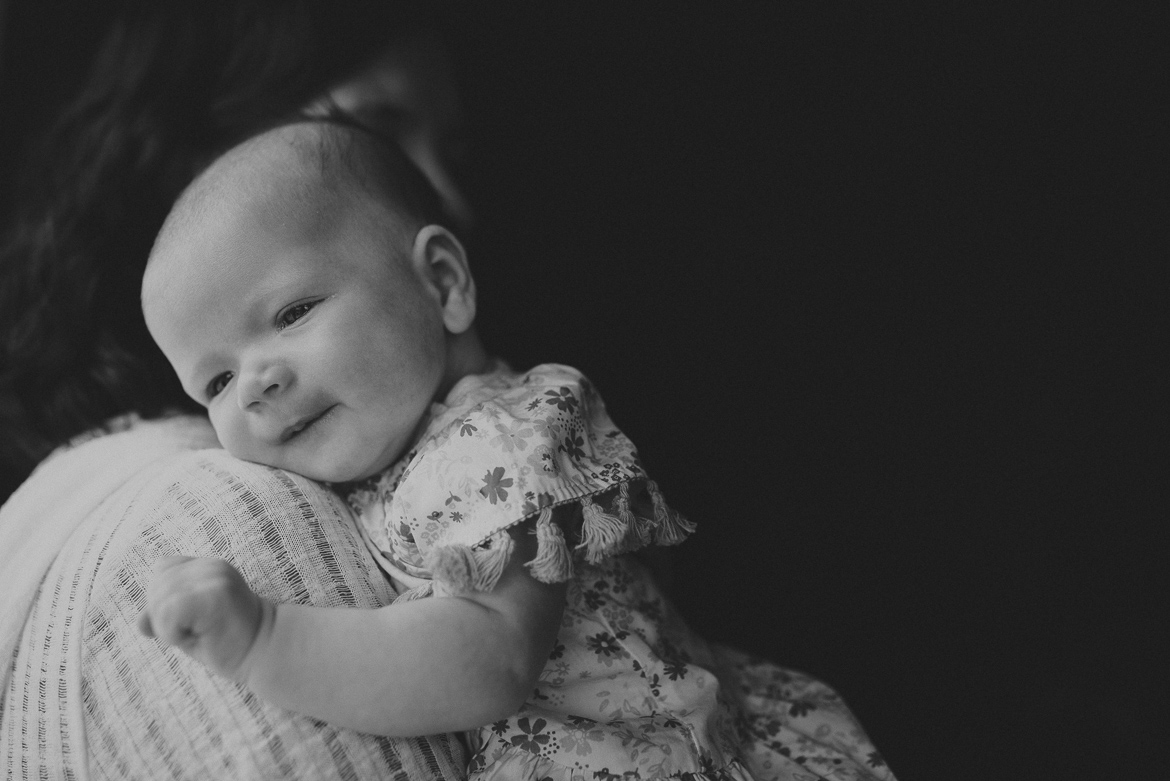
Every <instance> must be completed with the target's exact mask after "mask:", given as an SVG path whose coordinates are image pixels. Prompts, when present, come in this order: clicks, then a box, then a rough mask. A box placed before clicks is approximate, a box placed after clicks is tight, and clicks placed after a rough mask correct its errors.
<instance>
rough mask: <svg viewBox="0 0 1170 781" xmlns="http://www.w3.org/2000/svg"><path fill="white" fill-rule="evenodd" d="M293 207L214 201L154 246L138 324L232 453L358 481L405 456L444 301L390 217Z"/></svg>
mask: <svg viewBox="0 0 1170 781" xmlns="http://www.w3.org/2000/svg"><path fill="white" fill-rule="evenodd" d="M291 200H292V199H288V198H283V197H279V194H278V193H276V192H273V193H269V194H267V195H264V194H261V195H252V196H250V197H243V198H240V199H235V200H233V202H232V203H230V204H224V203H222V202H221V203H217V204H215V205H214V206H213V207H212V208H211V210H210V211H209V212H208V213H206V214H201V215H199V216H198V217H197V218H196V219H195V221H194V224H193V225H191V226H190V228H189V229H184V231H183V235H182V237H180V238H176V239H175V240H173V241H171V242H168V244H169V246H167V247H163V248H158V249H156V253H155V256H154V257H153V258H152V261H151V266H150V268H149V269H148V271H147V276H146V281H145V283H144V286H143V308H144V312H145V314H146V320H147V325H148V326H149V328H150V331H151V333H152V334H153V336H154V338H155V340H156V341H157V342H158V344H159V346H160V347H161V348H162V351H163V353H164V354H165V355H166V356H167V358H168V359H169V360H170V362H171V365H172V366H173V367H174V368H175V371H176V372H178V375H179V378H180V380H181V381H182V383H183V387H184V388H185V390H186V391H187V393H188V394H189V395H190V396H191V397H192V398H194V399H195V400H196V401H198V402H199V403H201V404H204V405H205V406H206V407H207V409H208V411H209V414H210V418H211V422H212V425H214V427H215V430H216V433H217V434H218V435H219V440H220V442H221V443H222V444H223V446H224V447H225V448H226V449H227V450H228V451H229V452H231V453H232V454H233V455H236V456H238V457H240V458H243V459H246V460H249V461H256V462H259V463H264V464H270V465H272V466H276V467H281V468H284V469H288V470H290V471H293V472H297V473H299V474H302V475H305V476H306V477H310V478H314V479H317V480H323V481H329V482H341V481H348V480H355V479H358V478H362V477H367V476H370V475H372V474H376V473H377V472H378V471H380V470H382V469H384V468H386V467H387V466H389V465H390V464H392V463H393V462H394V461H395V460H396V459H397V458H398V457H399V456H400V455H401V454H402V453H403V452H404V450H405V449H406V448H407V447H409V445H410V444H411V443H412V441H413V439H414V437H415V436H416V432H417V429H418V427H419V425H420V422H421V421H422V420H423V418H424V416H425V414H426V412H427V410H428V407H429V405H430V403H431V402H432V400H433V399H434V397H435V394H436V393H437V391H438V389H439V386H440V383H441V382H442V378H443V375H444V370H445V355H446V353H445V350H446V337H445V332H444V327H443V321H442V315H441V303H440V301H439V296H438V295H437V294H436V293H435V292H434V290H433V289H432V288H431V287H429V286H428V284H427V280H426V278H425V272H424V271H422V270H421V269H418V268H416V267H415V264H413V262H412V260H411V247H410V246H409V244H407V243H406V242H405V241H402V240H395V238H394V236H395V235H397V234H396V233H395V232H393V231H387V230H385V229H383V228H382V227H381V226H384V225H386V224H387V221H389V220H393V219H395V218H394V217H393V216H392V215H391V214H390V212H389V210H388V209H386V208H384V207H382V206H380V205H378V204H376V203H367V202H365V199H358V198H354V197H347V196H344V195H337V194H332V195H329V196H327V197H325V198H324V199H323V201H324V202H325V203H324V204H322V203H316V202H309V201H307V200H302V201H301V202H297V203H290V201H291ZM400 245H405V246H400Z"/></svg>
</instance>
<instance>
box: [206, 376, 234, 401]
mask: <svg viewBox="0 0 1170 781" xmlns="http://www.w3.org/2000/svg"><path fill="white" fill-rule="evenodd" d="M233 376H234V375H232V373H231V372H224V373H223V374H218V375H216V376H215V378H214V379H213V380H212V381H211V382H209V383H207V398H209V399H214V398H215V397H216V396H218V395H219V394H220V393H222V392H223V389H224V388H226V387H227V384H228V383H229V382H231V381H232V377H233Z"/></svg>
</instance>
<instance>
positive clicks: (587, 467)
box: [355, 364, 694, 597]
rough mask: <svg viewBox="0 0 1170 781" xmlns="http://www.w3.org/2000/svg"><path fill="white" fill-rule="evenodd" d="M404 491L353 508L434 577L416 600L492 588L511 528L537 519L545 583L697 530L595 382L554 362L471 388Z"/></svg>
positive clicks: (459, 397) (433, 432)
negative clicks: (670, 502) (662, 487)
mask: <svg viewBox="0 0 1170 781" xmlns="http://www.w3.org/2000/svg"><path fill="white" fill-rule="evenodd" d="M394 482H395V487H394V490H393V493H392V494H390V495H385V494H383V495H382V497H381V501H380V505H381V506H379V507H376V508H375V507H372V506H367V507H366V508H360V507H359V508H355V509H358V512H359V515H361V516H362V520H363V523H364V524H365V525H366V527H367V535H368V537H369V538H371V539H373V540H382V541H387V540H389V541H391V542H392V543H393V542H394V541H397V546H395V545H393V544H391V545H390V547H395V548H396V550H395V551H393V552H397V553H398V554H399V555H398V557H397V558H398V561H397V563H398V564H400V565H403V564H405V567H404V568H405V569H406V570H407V571H408V572H409V573H410V574H412V575H420V576H423V577H429V578H430V581H429V582H428V583H426V584H424V585H423V586H420V587H417V588H415V589H413V590H412V592H411V593H410V594H409V596H410V597H417V596H426V595H427V594H430V593H436V594H459V593H466V592H469V591H488V590H491V589H492V588H493V587H494V586H495V584H496V581H497V580H498V579H499V577H500V575H501V573H502V572H503V571H504V568H505V565H506V564H507V562H508V559H509V557H510V556H511V553H512V538H511V536H510V535H509V533H508V529H510V528H511V527H512V526H515V525H517V524H519V523H522V522H525V521H527V520H529V519H535V533H536V537H537V555H536V557H535V558H534V559H533V560H532V561H529V562H527V563H526V564H527V566H528V568H529V571H530V572H531V573H532V575H533V577H535V578H536V579H538V580H541V581H544V582H546V583H553V582H560V581H565V580H568V579H570V578H571V577H573V573H574V567H575V564H576V563H577V562H579V561H582V560H583V561H585V562H588V563H591V564H595V563H598V562H600V561H602V560H603V559H605V558H607V557H610V556H614V555H617V554H620V553H624V552H626V551H631V550H636V549H638V548H641V547H644V546H646V545H673V544H675V543H678V542H681V541H682V540H683V539H684V538H685V537H686V536H687V535H688V534H690V533H691V532H692V531H693V529H694V527H693V526H692V525H691V523H690V522H689V521H687V520H686V519H685V518H683V517H682V516H681V515H680V514H679V513H677V512H675V511H674V510H672V509H671V508H670V507H668V506H667V505H666V502H665V501H664V500H663V498H662V494H661V493H660V491H659V490H658V486H657V485H656V484H655V483H654V482H653V481H652V480H650V479H649V477H648V476H647V475H646V472H645V471H644V470H643V468H642V466H641V464H640V463H639V461H638V454H637V451H636V450H635V449H634V445H633V443H632V442H630V440H629V439H628V438H627V437H626V436H625V435H624V434H623V433H622V432H621V431H619V430H618V428H617V427H616V426H615V425H614V424H613V421H612V420H610V418H609V415H608V414H607V413H606V410H605V404H604V403H603V402H602V400H601V398H600V396H598V395H597V393H596V391H595V390H594V389H593V386H592V384H591V383H590V382H589V381H588V380H587V379H586V378H585V377H584V376H583V375H582V374H581V373H580V372H578V371H576V370H575V369H572V368H569V367H567V366H560V365H556V364H545V365H542V366H538V367H536V368H535V369H532V370H531V371H529V372H526V373H523V374H518V373H514V372H508V371H499V372H495V373H492V374H488V375H482V376H478V377H469V378H465V379H464V380H462V381H461V382H460V383H459V384H458V385H456V387H455V389H454V390H453V391H452V393H451V394H450V395H449V396H448V398H447V400H446V404H445V405H442V406H441V407H438V408H436V410H435V411H434V414H433V417H432V420H431V423H430V425H429V426H428V428H427V431H426V433H425V434H424V435H423V437H422V438H421V439H420V442H419V444H418V446H417V447H416V448H415V449H414V451H413V453H412V454H411V455H410V456H409V460H408V462H407V463H406V466H405V468H404V469H402V470H401V472H400V473H398V474H396V475H395V479H394ZM371 526H372V527H373V528H371ZM404 541H407V542H408V544H409V546H410V547H411V548H412V550H411V553H412V554H413V555H411V556H410V557H409V558H412V559H414V562H413V563H414V564H415V566H414V567H412V566H411V563H412V562H410V561H406V562H403V561H402V558H403V557H402V556H401V551H402V550H403V542H404ZM418 565H421V566H418Z"/></svg>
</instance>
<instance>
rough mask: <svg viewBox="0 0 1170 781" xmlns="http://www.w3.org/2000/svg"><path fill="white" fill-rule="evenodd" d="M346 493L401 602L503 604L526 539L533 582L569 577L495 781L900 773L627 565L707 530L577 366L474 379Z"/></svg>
mask: <svg viewBox="0 0 1170 781" xmlns="http://www.w3.org/2000/svg"><path fill="white" fill-rule="evenodd" d="M344 493H345V495H346V497H347V500H348V501H349V502H350V504H351V506H352V507H353V508H354V510H355V512H356V513H357V515H358V518H359V521H360V523H359V526H360V527H361V530H362V534H363V538H364V539H365V540H366V543H367V545H368V546H369V547H370V549H371V552H372V553H373V554H374V556H375V558H376V559H377V560H378V562H379V564H380V565H381V566H382V568H383V569H384V570H385V571H386V572H387V573H388V574H389V575H390V577H391V579H392V580H393V581H394V583H395V585H396V586H397V587H398V588H399V589H400V591H401V592H402V593H401V595H400V596H399V599H402V600H405V599H420V598H431V597H435V596H444V595H452V594H460V593H467V592H470V591H484V590H490V589H491V588H492V587H493V586H494V585H495V583H496V581H497V580H498V578H499V577H500V574H501V573H502V572H503V569H504V567H505V565H506V564H507V562H508V558H509V556H510V555H511V553H512V538H511V536H510V534H509V533H508V531H507V530H508V529H510V528H511V527H513V526H515V525H517V524H527V525H529V526H530V527H531V529H532V531H533V532H534V533H535V534H536V537H537V554H536V557H535V558H534V559H533V560H532V561H530V562H527V563H526V564H527V567H528V569H529V571H530V572H531V573H532V575H533V577H535V578H537V579H538V580H541V581H544V582H550V583H551V582H565V581H567V582H568V590H567V597H566V604H565V612H564V617H563V620H562V623H561V629H560V632H559V635H558V637H557V641H556V645H555V647H554V648H553V651H552V653H551V655H550V657H549V660H548V663H547V665H546V666H545V668H544V670H543V672H542V673H541V675H540V678H539V680H538V682H537V686H536V688H535V690H534V691H533V693H532V696H531V697H530V698H529V699H528V701H527V702H526V703H525V704H524V706H523V707H522V708H521V710H520V711H519V712H518V713H517V714H515V715H514V716H512V717H510V718H507V719H504V720H502V721H499V722H496V723H494V724H490V725H487V726H485V727H483V728H481V729H479V730H477V731H475V732H473V733H472V735H471V744H472V748H473V757H472V761H471V766H470V768H469V770H470V774H471V778H472V779H474V780H475V781H489V780H492V781H494V780H496V779H507V780H508V781H515V780H516V779H534V780H539V781H545V780H546V779H547V780H549V781H585V780H586V779H588V781H594V779H601V780H602V781H609V780H610V779H684V780H685V781H751V780H753V779H755V780H757V781H767V780H770V779H800V780H801V781H804V780H806V779H807V780H808V781H813V780H815V779H840V780H841V781H844V780H845V779H883V780H885V779H892V778H893V775H892V773H890V771H889V769H888V768H887V767H886V766H885V764H884V762H883V761H882V759H881V757H880V756H879V755H878V753H877V751H876V750H875V749H874V748H873V746H872V745H871V744H870V743H869V741H868V739H867V738H866V737H865V733H864V732H863V731H862V729H861V727H860V725H859V724H858V723H857V722H856V720H855V719H854V718H853V716H852V714H850V713H849V711H848V709H846V708H845V706H844V704H843V703H842V702H841V700H840V699H839V698H838V697H837V696H836V694H835V693H834V692H833V691H832V690H831V689H829V688H828V687H826V686H825V685H824V684H821V683H819V682H818V681H816V680H814V679H812V678H809V677H808V676H805V675H803V674H800V673H797V672H794V671H791V670H786V669H783V668H780V667H777V666H775V665H773V664H771V663H769V662H764V661H762V660H757V659H752V658H750V657H748V656H746V655H744V654H741V653H739V652H736V651H733V650H731V649H729V648H725V647H722V646H719V645H717V644H712V643H708V642H706V641H704V640H703V639H702V638H700V637H698V636H697V635H696V634H694V633H693V632H691V631H690V630H689V629H688V628H687V626H686V624H685V623H684V622H683V621H682V619H681V618H680V616H679V615H678V613H677V612H676V611H675V610H674V608H673V607H672V606H671V605H670V603H669V601H668V600H667V599H666V598H665V597H664V596H663V594H662V593H661V592H660V591H659V589H658V588H657V586H656V585H655V583H654V580H653V579H652V578H651V577H650V575H649V573H648V571H647V570H646V569H645V568H644V567H643V566H642V565H641V564H640V563H639V562H638V561H637V559H636V558H635V557H633V556H630V555H627V554H628V553H630V552H632V551H635V550H637V549H639V548H643V547H645V546H649V545H673V544H676V543H678V542H681V541H682V540H684V539H685V538H686V537H687V536H688V535H689V534H690V533H691V532H692V531H693V530H694V527H693V525H692V524H691V523H690V522H689V521H687V520H686V519H684V518H683V517H682V516H681V515H679V514H678V513H677V512H675V511H674V510H673V509H671V508H670V507H668V506H667V505H666V503H665V501H664V500H663V498H662V495H661V493H660V492H659V490H658V487H657V485H656V484H655V483H654V482H653V481H652V480H650V479H649V477H648V476H647V475H646V473H645V471H644V470H643V469H642V466H641V464H640V463H639V461H638V455H637V452H636V451H635V449H634V446H633V444H632V443H631V442H630V441H629V439H627V438H626V437H625V435H624V434H622V433H621V431H619V430H618V429H617V428H616V427H615V426H614V425H613V422H612V421H611V420H610V418H609V416H608V415H607V413H606V410H605V406H604V404H603V403H602V401H601V399H600V397H599V396H598V395H597V393H596V392H595V391H594V389H593V387H592V385H591V384H590V383H589V381H588V380H587V379H585V377H584V376H582V375H581V374H580V373H579V372H577V371H576V370H574V369H571V368H569V367H566V366H559V365H555V364H546V365H542V366H538V367H536V368H535V369H532V370H531V371H528V372H525V373H516V372H512V371H511V370H509V369H507V367H505V366H503V365H502V364H499V365H497V366H496V368H495V369H494V370H493V371H491V372H490V373H488V374H483V375H477V376H473V377H466V378H464V379H462V380H461V381H460V382H459V383H457V384H456V386H455V387H454V388H453V389H452V391H451V393H450V394H449V395H448V397H447V399H446V400H445V402H444V403H442V404H435V405H434V406H433V407H432V409H431V413H430V420H429V422H428V424H427V425H426V428H425V431H424V433H423V435H422V436H421V437H420V439H419V442H418V444H417V445H416V446H415V447H414V448H413V449H412V450H411V451H410V452H409V453H407V454H406V455H405V456H404V457H403V458H402V459H400V460H399V462H398V463H396V464H395V465H394V466H392V467H391V468H390V469H389V470H387V471H386V472H384V473H383V474H381V475H379V476H377V477H376V478H373V479H371V480H369V481H366V482H364V483H361V484H358V485H354V486H349V487H348V488H347V489H346V490H345V491H344Z"/></svg>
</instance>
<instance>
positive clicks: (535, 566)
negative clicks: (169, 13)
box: [526, 507, 573, 583]
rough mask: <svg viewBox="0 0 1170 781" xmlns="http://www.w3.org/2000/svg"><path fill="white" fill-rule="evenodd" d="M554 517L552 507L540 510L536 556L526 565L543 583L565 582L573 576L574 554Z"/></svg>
mask: <svg viewBox="0 0 1170 781" xmlns="http://www.w3.org/2000/svg"><path fill="white" fill-rule="evenodd" d="M552 517H553V512H552V507H545V508H544V509H542V510H541V511H540V516H539V517H538V518H537V519H536V558H534V559H533V560H532V561H530V562H528V564H527V565H526V566H527V567H528V571H529V572H531V573H532V577H534V578H536V579H537V580H539V581H540V582H541V583H563V582H565V581H566V580H571V579H572V577H573V554H572V552H571V551H570V550H569V546H568V544H567V543H566V542H565V535H564V534H563V533H562V532H561V527H560V526H557V525H556V524H555V523H553V519H552Z"/></svg>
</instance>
